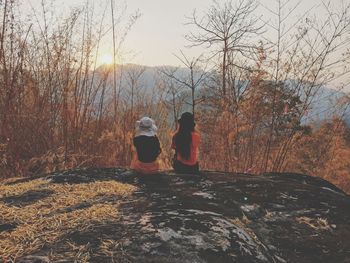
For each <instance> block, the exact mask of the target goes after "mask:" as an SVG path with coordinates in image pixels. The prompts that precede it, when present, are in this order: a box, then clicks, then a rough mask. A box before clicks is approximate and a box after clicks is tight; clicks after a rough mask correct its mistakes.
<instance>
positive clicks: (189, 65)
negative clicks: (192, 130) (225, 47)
mask: <svg viewBox="0 0 350 263" xmlns="http://www.w3.org/2000/svg"><path fill="white" fill-rule="evenodd" d="M180 53H181V56H177V55H176V57H177V58H178V59H179V60H180V62H181V63H182V65H183V66H185V69H186V70H187V72H186V73H183V75H182V73H181V72H180V73H179V74H177V73H178V72H179V69H177V70H172V71H169V70H166V69H165V70H162V73H163V74H164V75H166V76H167V77H169V78H170V79H173V80H174V81H176V82H177V83H178V84H179V85H182V86H183V87H185V88H189V89H190V90H191V103H189V104H190V105H191V108H192V113H193V115H195V108H196V105H197V104H198V103H200V102H202V101H203V99H202V98H196V91H197V90H198V88H199V87H201V86H202V85H203V83H204V82H205V80H206V78H207V77H208V72H207V64H206V63H203V56H202V55H200V56H198V57H196V58H192V59H189V58H188V57H186V56H185V54H184V53H183V52H182V51H180Z"/></svg>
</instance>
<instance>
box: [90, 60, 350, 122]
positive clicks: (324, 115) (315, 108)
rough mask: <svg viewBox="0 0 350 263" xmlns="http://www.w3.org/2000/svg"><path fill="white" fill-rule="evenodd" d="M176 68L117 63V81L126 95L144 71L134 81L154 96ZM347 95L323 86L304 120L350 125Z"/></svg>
mask: <svg viewBox="0 0 350 263" xmlns="http://www.w3.org/2000/svg"><path fill="white" fill-rule="evenodd" d="M174 69H176V68H175V67H172V66H157V67H150V66H142V65H137V64H125V65H117V67H116V76H117V83H118V86H120V87H122V91H121V93H122V94H123V95H125V96H126V94H128V93H130V90H129V89H130V88H131V79H132V78H133V77H134V78H137V75H138V74H139V73H141V72H142V74H140V76H139V77H138V78H137V82H136V83H134V84H135V87H136V89H137V91H138V92H141V93H144V94H153V95H154V96H157V94H158V93H157V90H156V89H157V87H156V84H157V80H159V79H160V78H161V77H164V75H163V74H162V73H160V71H161V70H167V71H171V70H174ZM103 70H106V69H105V68H103V67H100V68H98V69H97V70H96V75H97V77H96V81H98V79H99V77H101V74H102V72H103ZM188 73H189V72H188V69H186V68H179V69H178V70H177V71H176V74H177V76H178V77H180V78H181V77H184V76H187V75H188ZM112 76H113V74H112V73H111V74H110V77H109V79H108V86H109V88H108V89H107V94H108V93H110V94H112V93H111V92H112V88H111V87H112V86H113V79H112ZM135 87H134V88H135ZM183 93H184V94H186V93H188V94H187V95H185V96H189V90H188V89H184V91H183ZM345 95H346V93H345V92H343V91H339V90H335V89H332V88H329V87H321V88H320V89H319V90H318V92H317V93H316V95H315V97H314V98H313V100H312V102H311V104H310V109H309V110H308V112H307V114H306V116H305V117H304V118H303V122H305V123H310V122H313V123H318V122H321V121H323V120H326V119H331V118H332V117H334V116H340V117H343V118H344V119H345V121H346V122H347V124H348V125H349V126H350V107H348V108H347V109H346V110H344V107H343V108H341V107H339V106H337V105H338V104H339V103H338V102H339V100H340V99H341V98H342V97H344V96H345Z"/></svg>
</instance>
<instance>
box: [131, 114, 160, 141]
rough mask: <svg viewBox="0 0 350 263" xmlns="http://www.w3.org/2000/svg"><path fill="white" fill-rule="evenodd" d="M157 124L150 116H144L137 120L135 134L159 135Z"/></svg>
mask: <svg viewBox="0 0 350 263" xmlns="http://www.w3.org/2000/svg"><path fill="white" fill-rule="evenodd" d="M157 130H158V128H157V126H156V125H155V122H154V120H153V119H151V118H150V117H142V118H141V119H140V120H138V121H136V133H135V136H136V137H137V136H141V135H144V136H149V137H152V136H156V135H157Z"/></svg>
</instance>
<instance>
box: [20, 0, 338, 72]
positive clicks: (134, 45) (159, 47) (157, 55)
mask: <svg viewBox="0 0 350 263" xmlns="http://www.w3.org/2000/svg"><path fill="white" fill-rule="evenodd" d="M23 1H24V7H23V9H24V10H27V11H30V9H31V7H33V8H34V9H38V10H39V9H40V2H41V1H42V0H23ZM43 1H44V2H46V3H50V2H51V1H52V0H43ZM86 1H87V0H55V1H54V4H53V5H54V9H56V10H57V11H60V12H62V13H63V14H64V12H67V13H68V11H69V10H70V9H71V8H72V7H74V6H79V5H84V3H86ZM88 1H90V2H91V3H94V4H95V7H96V9H97V12H100V13H102V9H103V8H102V6H105V4H107V6H109V5H108V3H109V2H110V1H109V0H88ZM115 1H116V3H117V6H123V4H124V5H126V6H127V11H126V13H129V14H130V13H134V12H135V11H136V10H138V11H139V12H140V14H141V16H140V18H139V19H138V20H137V21H136V23H135V24H134V26H133V28H132V29H131V30H130V31H129V34H128V36H127V38H126V41H125V43H124V50H125V52H126V54H127V55H126V58H125V60H127V62H128V63H135V64H142V65H148V66H157V65H178V64H179V60H178V59H177V58H176V57H175V56H174V53H175V54H179V52H180V50H183V51H184V53H185V54H186V55H188V56H189V57H194V56H197V55H199V54H201V53H203V52H205V49H203V48H191V49H189V48H187V47H186V46H188V45H189V43H188V42H187V41H186V39H185V38H184V36H185V34H187V33H189V31H190V30H191V29H193V28H191V27H190V26H186V25H185V23H186V21H188V20H186V17H189V16H191V14H192V13H193V11H194V10H196V11H197V13H198V14H202V13H203V12H204V11H205V10H207V9H208V7H209V6H210V5H211V4H212V3H213V1H212V0H176V1H174V0H172V1H170V0H125V1H119V0H115ZM217 1H218V2H219V3H221V2H224V0H217ZM237 1H238V0H237ZM341 1H342V0H332V3H333V4H337V3H340V2H341ZM289 2H291V6H292V5H294V4H297V3H298V2H300V6H299V9H300V10H301V12H302V11H303V10H307V9H309V8H310V7H312V6H315V5H319V4H321V3H322V0H308V1H305V0H304V1H299V0H290V1H289ZM260 3H261V4H262V6H265V7H267V8H272V6H273V5H275V3H276V0H261V1H260ZM110 15H111V14H110V8H108V10H107V13H106V19H109V17H110ZM257 15H259V16H262V17H263V18H266V19H265V20H268V19H269V16H270V14H269V12H268V11H267V9H266V8H264V7H260V8H259V9H258V10H257ZM111 39H112V36H111V35H107V36H106V37H105V39H104V43H103V45H102V49H103V50H104V51H101V57H105V56H106V54H107V53H111V50H112V47H111Z"/></svg>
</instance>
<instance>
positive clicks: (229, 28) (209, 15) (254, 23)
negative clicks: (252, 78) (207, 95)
mask: <svg viewBox="0 0 350 263" xmlns="http://www.w3.org/2000/svg"><path fill="white" fill-rule="evenodd" d="M256 7H257V4H256V2H255V1H252V0H248V1H245V0H239V1H238V3H237V4H236V5H234V4H233V0H229V1H225V2H224V3H223V4H220V3H219V2H218V1H214V2H213V5H212V6H211V7H210V8H209V10H208V11H207V12H206V13H205V14H204V15H203V16H202V17H201V18H199V17H198V15H197V13H196V11H194V12H193V15H192V17H191V18H189V22H188V23H187V24H188V25H192V26H194V28H195V31H194V32H191V33H190V34H188V35H187V36H186V38H187V40H189V41H190V43H192V46H206V47H207V48H212V47H213V49H214V51H213V54H212V56H213V57H218V58H219V59H220V60H221V63H220V67H221V74H222V83H221V85H222V86H221V91H222V93H223V95H226V86H227V70H228V63H230V64H231V65H236V66H239V67H242V65H239V64H237V63H235V61H234V60H231V61H230V62H229V61H228V59H229V58H228V57H229V54H231V57H232V54H233V53H239V54H241V55H242V56H250V55H251V53H252V50H254V49H255V48H256V46H255V45H254V44H252V43H251V41H250V39H251V38H252V37H253V36H255V35H256V34H258V33H259V31H260V29H261V28H262V27H261V26H258V22H259V19H258V18H257V17H254V16H253V12H254V10H255V9H256ZM197 32H198V33H197Z"/></svg>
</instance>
